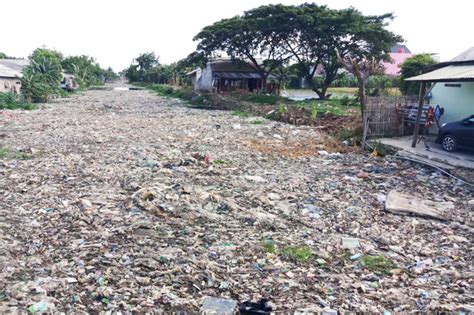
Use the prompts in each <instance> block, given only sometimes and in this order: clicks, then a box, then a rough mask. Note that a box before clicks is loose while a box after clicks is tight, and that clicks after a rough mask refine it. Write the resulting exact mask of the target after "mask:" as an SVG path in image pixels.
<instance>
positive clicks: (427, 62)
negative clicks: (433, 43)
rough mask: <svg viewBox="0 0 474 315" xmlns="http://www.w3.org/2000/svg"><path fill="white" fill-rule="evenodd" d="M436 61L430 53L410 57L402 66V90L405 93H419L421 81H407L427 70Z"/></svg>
mask: <svg viewBox="0 0 474 315" xmlns="http://www.w3.org/2000/svg"><path fill="white" fill-rule="evenodd" d="M435 63H436V61H435V60H434V59H433V57H431V55H430V54H419V55H416V56H413V57H411V58H408V59H407V60H405V62H404V63H403V64H402V66H401V75H400V80H401V83H400V90H401V91H402V93H403V94H405V95H417V94H418V92H419V89H420V83H418V82H409V81H405V79H406V78H410V77H413V76H416V75H419V74H422V73H424V72H426V71H427V69H428V67H429V66H432V65H434V64H435Z"/></svg>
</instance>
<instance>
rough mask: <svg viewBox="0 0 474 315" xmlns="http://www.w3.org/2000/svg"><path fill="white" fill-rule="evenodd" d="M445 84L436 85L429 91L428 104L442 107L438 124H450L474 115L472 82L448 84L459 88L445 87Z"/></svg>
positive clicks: (473, 85)
mask: <svg viewBox="0 0 474 315" xmlns="http://www.w3.org/2000/svg"><path fill="white" fill-rule="evenodd" d="M445 84H446V83H444V82H439V83H436V85H435V86H434V88H433V90H431V93H432V98H431V99H430V104H431V105H432V106H433V107H436V105H439V106H440V107H444V115H443V116H442V117H441V121H440V123H441V124H443V123H450V122H453V121H457V120H461V119H462V118H464V117H466V116H469V115H473V114H474V82H449V83H447V84H461V87H446V86H445Z"/></svg>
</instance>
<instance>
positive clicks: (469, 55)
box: [451, 47, 474, 62]
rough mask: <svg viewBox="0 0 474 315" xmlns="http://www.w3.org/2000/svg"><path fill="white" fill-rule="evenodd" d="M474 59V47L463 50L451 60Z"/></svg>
mask: <svg viewBox="0 0 474 315" xmlns="http://www.w3.org/2000/svg"><path fill="white" fill-rule="evenodd" d="M464 61H474V47H471V48H469V49H468V50H466V51H464V52H462V53H461V54H459V55H458V56H456V57H454V58H453V59H451V62H464Z"/></svg>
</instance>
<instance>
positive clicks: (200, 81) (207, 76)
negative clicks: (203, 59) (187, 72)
mask: <svg viewBox="0 0 474 315" xmlns="http://www.w3.org/2000/svg"><path fill="white" fill-rule="evenodd" d="M194 88H195V89H196V90H198V91H211V90H212V68H211V63H210V62H208V63H207V66H206V68H205V69H203V70H202V72H201V76H199V77H198V78H197V80H196V84H194Z"/></svg>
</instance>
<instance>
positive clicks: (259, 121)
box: [251, 120, 263, 125]
mask: <svg viewBox="0 0 474 315" xmlns="http://www.w3.org/2000/svg"><path fill="white" fill-rule="evenodd" d="M251 123H252V124H254V125H261V124H263V120H254V121H252V122H251Z"/></svg>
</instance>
